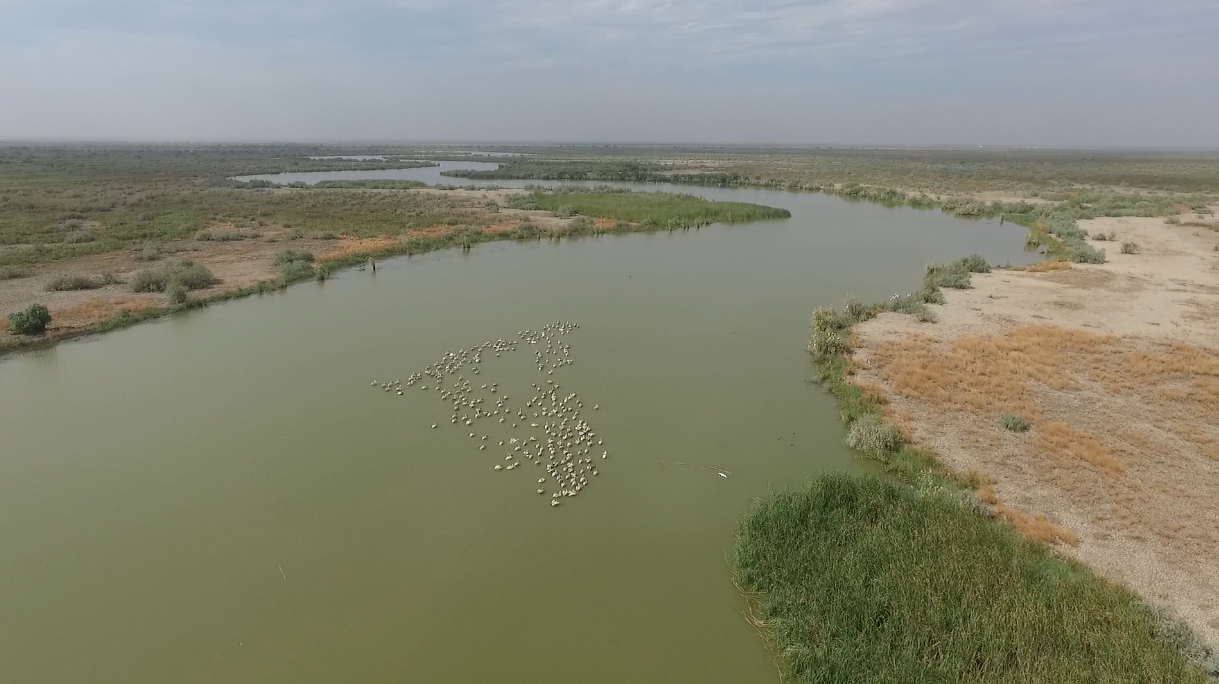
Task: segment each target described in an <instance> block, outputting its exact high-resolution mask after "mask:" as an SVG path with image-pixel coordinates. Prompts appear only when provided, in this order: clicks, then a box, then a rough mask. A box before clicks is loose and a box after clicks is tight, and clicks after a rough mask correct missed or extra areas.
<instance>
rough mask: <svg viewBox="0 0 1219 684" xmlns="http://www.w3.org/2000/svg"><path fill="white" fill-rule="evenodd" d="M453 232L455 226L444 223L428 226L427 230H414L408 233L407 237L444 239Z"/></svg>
mask: <svg viewBox="0 0 1219 684" xmlns="http://www.w3.org/2000/svg"><path fill="white" fill-rule="evenodd" d="M452 231H453V226H450V225H447V224H443V223H442V224H440V225H435V226H428V227H427V228H412V229H411V230H409V231H407V233H406V236H407V237H408V238H438V237H444V236H446V235H448V234H449V233H450V232H452Z"/></svg>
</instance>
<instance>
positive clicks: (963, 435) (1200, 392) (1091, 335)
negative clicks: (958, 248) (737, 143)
mask: <svg viewBox="0 0 1219 684" xmlns="http://www.w3.org/2000/svg"><path fill="white" fill-rule="evenodd" d="M1194 218H1195V219H1196V220H1194V221H1183V222H1184V223H1185V225H1168V224H1166V223H1165V222H1164V221H1163V220H1162V219H1158V218H1102V219H1096V220H1094V221H1088V222H1084V223H1083V225H1082V227H1083V228H1084V229H1085V230H1088V231H1089V233H1090V234H1094V235H1095V234H1097V233H1101V232H1103V233H1106V234H1108V233H1110V232H1114V233H1116V234H1117V235H1116V240H1117V242H1096V243H1094V244H1095V245H1096V246H1097V247H1098V248H1106V249H1107V252H1108V257H1109V260H1110V261H1109V263H1106V264H1102V265H1075V266H1074V267H1072V268H1069V269H1067V270H1047V271H1041V272H1021V271H1006V270H1005V271H996V272H993V273H990V274H984V275H975V276H974V278H973V288H972V289H969V290H946V291H945V295H946V297H947V304H946V305H944V306H934V307H932V308H933V309H934V310H935V312H936V314H937V316H938V317H939V322H938V323H935V324H924V323H918V322H917V321H916V320H915V319H914V318H913V317H911V316H903V315H900V314H892V313H886V314H883V315H881V316H880V317H878V318H876V319H873V320H871V321H868V322H866V323H863V324H860V325H858V326H857V327H856V328H855V334H856V339H855V340H854V342H855V345H854V346H855V349H856V352H855V356H854V359H855V361H856V363H857V365H858V366H859V367H860V370H859V371H858V372H857V373H856V375H855V380H854V381H855V382H858V383H861V384H864V385H868V384H872V385H875V386H878V387H877V389H878V390H879V391H880V392H881V393H883V395H885V397H886V401H887V404H886V407H885V408H886V412H887V413H888V414H889V417H890V418H891V419H892V420H893V421H894V422H895V423H896V424H898V425H899V426H901V427H902V429H903V430H904V431H905V432H906V433H907V434H908V436H909V437H911V438H913V439H914V440H915V441H917V442H918V443H921V444H923V445H925V446H927V447H929V448H931V449H932V450H934V451H935V452H936V453H937V454H938V455H939V457H940V458H941V459H942V461H943V462H944V463H945V464H946V465H948V466H949V467H951V468H953V469H955V470H957V471H959V472H962V473H966V472H968V471H970V470H975V471H978V476H977V479H978V480H979V481H980V482H983V483H985V482H987V481H989V484H988V485H982V486H980V487H979V495H980V497H981V498H982V499H983V500H985V501H989V502H991V503H993V504H995V505H996V506H997V508H998V510H999V511H1000V512H1001V513H1005V514H1006V515H1005V517H1008V518H1009V519H1011V520H1013V522H1015V523H1016V524H1017V526H1018V527H1022V528H1024V529H1026V530H1028V531H1030V532H1032V533H1034V534H1040V535H1041V536H1043V537H1046V538H1053V537H1057V540H1058V542H1059V543H1060V545H1061V546H1060V547H1061V548H1062V549H1063V550H1064V551H1065V552H1066V553H1068V554H1070V555H1072V556H1074V557H1076V558H1078V559H1080V560H1082V561H1084V562H1086V563H1087V564H1089V565H1090V566H1091V567H1093V568H1095V569H1096V570H1097V571H1099V572H1101V573H1102V574H1104V575H1106V576H1108V577H1110V578H1112V579H1115V580H1118V581H1120V582H1124V583H1126V584H1127V585H1129V586H1130V587H1131V588H1132V589H1134V590H1135V591H1136V592H1138V593H1140V594H1141V595H1143V596H1144V597H1147V598H1149V599H1151V600H1153V601H1155V602H1158V603H1161V604H1164V605H1168V606H1170V607H1171V608H1172V609H1174V610H1175V611H1176V612H1177V613H1178V614H1179V615H1180V616H1181V617H1183V618H1184V619H1186V620H1187V621H1188V622H1189V623H1190V624H1191V625H1192V626H1193V627H1194V628H1195V629H1196V630H1198V632H1199V633H1200V634H1201V635H1202V636H1203V637H1204V638H1206V639H1207V640H1208V641H1210V642H1211V643H1214V644H1219V563H1216V562H1215V558H1216V557H1217V556H1219V251H1217V250H1216V244H1219V232H1216V230H1213V229H1211V228H1210V226H1209V225H1207V224H1208V220H1207V217H1194ZM1191 223H1192V224H1193V225H1190V224H1191ZM1199 223H1201V224H1203V225H1199ZM1123 242H1134V243H1137V244H1138V245H1139V253H1137V254H1122V253H1120V247H1121V244H1122V243H1123ZM1005 413H1014V414H1018V415H1021V416H1023V417H1025V418H1026V419H1027V420H1028V422H1029V423H1030V425H1031V429H1029V430H1028V431H1027V432H1011V431H1008V430H1005V429H1003V428H1002V427H1000V425H999V423H998V419H999V417H1000V416H1001V415H1002V414H1005ZM1038 516H1044V520H1043V519H1040V518H1039V517H1038ZM1045 523H1048V524H1045ZM1055 530H1057V531H1058V533H1057V534H1056V533H1055ZM1063 540H1066V541H1065V542H1064V541H1063ZM1071 541H1074V542H1075V543H1074V544H1072V543H1070V542H1071Z"/></svg>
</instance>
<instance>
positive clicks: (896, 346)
mask: <svg viewBox="0 0 1219 684" xmlns="http://www.w3.org/2000/svg"><path fill="white" fill-rule="evenodd" d="M1107 339H1108V338H1106V337H1104V336H1101V335H1094V334H1092V333H1089V332H1084V331H1079V330H1066V329H1064V328H1057V327H1054V326H1048V325H1047V326H1026V327H1021V328H1013V329H1012V330H1009V331H1008V332H1007V333H1005V334H1004V335H1002V336H998V337H977V336H969V337H962V338H959V339H957V340H954V341H953V342H952V344H951V346H950V347H949V348H948V349H946V350H945V349H942V347H941V345H940V344H939V342H938V341H937V340H936V339H935V338H933V337H931V336H929V335H917V336H911V337H909V338H907V339H904V340H893V341H885V342H882V343H881V344H880V345H879V346H878V347H877V349H876V350H875V352H874V353H873V355H872V359H873V363H874V364H877V365H879V367H880V368H882V369H883V372H882V377H884V378H885V379H886V380H887V381H888V382H889V383H890V385H891V386H892V387H893V389H894V390H895V391H896V392H897V393H899V394H901V395H903V396H906V397H909V398H912V399H917V400H919V401H924V402H930V403H933V404H948V405H951V406H954V407H957V408H960V409H971V410H986V411H990V410H995V409H996V408H1004V409H1005V410H1007V411H1013V412H1020V411H1023V412H1026V413H1029V414H1034V413H1035V412H1036V407H1035V405H1034V404H1033V403H1032V402H1031V401H1030V400H1029V398H1030V395H1029V391H1028V390H1029V387H1028V384H1029V383H1030V382H1039V383H1043V384H1046V385H1049V386H1051V387H1053V388H1054V389H1060V390H1061V389H1068V388H1069V387H1071V385H1072V382H1071V381H1070V380H1069V379H1067V378H1066V377H1064V376H1063V374H1061V373H1060V370H1061V369H1062V367H1063V365H1064V364H1065V363H1067V361H1068V360H1069V354H1071V353H1072V352H1080V351H1085V350H1088V349H1091V348H1093V347H1096V346H1097V345H1102V344H1104V343H1105V342H1106V340H1107ZM1025 417H1026V418H1029V417H1031V416H1029V415H1026V416H1025Z"/></svg>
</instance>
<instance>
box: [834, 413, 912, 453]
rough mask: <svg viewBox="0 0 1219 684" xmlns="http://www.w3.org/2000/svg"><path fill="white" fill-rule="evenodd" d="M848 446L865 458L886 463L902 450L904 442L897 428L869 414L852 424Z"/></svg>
mask: <svg viewBox="0 0 1219 684" xmlns="http://www.w3.org/2000/svg"><path fill="white" fill-rule="evenodd" d="M846 444H847V446H849V447H851V448H852V449H855V450H857V451H859V452H860V453H862V454H863V455H865V456H868V457H870V458H875V459H877V460H878V461H884V460H888V457H889V455H890V454H892V453H893V452H895V451H897V450H898V449H901V448H902V444H903V440H902V436H901V433H899V432H898V431H897V428H895V427H893V426H892V425H889V424H888V423H886V422H884V421H883V420H881V419H880V417H878V416H877V415H876V414H875V413H868V414H864V415H862V416H860V417H859V418H857V419H856V420H855V422H853V423H851V427H850V428H849V429H848V430H847V436H846Z"/></svg>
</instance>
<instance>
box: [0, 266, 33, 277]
mask: <svg viewBox="0 0 1219 684" xmlns="http://www.w3.org/2000/svg"><path fill="white" fill-rule="evenodd" d="M29 275H30V269H28V268H26V267H24V266H0V280H14V279H17V278H25V277H27V276H29Z"/></svg>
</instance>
